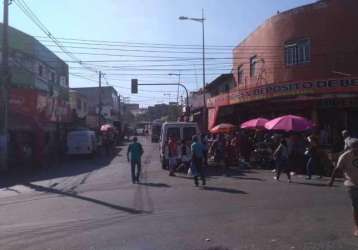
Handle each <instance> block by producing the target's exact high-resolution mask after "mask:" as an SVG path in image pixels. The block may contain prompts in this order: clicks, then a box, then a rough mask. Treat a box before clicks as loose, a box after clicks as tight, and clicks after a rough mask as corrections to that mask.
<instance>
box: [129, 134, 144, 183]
mask: <svg viewBox="0 0 358 250" xmlns="http://www.w3.org/2000/svg"><path fill="white" fill-rule="evenodd" d="M142 155H143V147H142V145H141V144H140V143H139V142H138V139H137V137H134V138H133V143H131V144H129V146H128V151H127V159H128V162H130V163H131V173H132V183H133V184H134V183H139V177H140V171H141V158H142ZM129 156H130V157H129ZM136 170H137V171H136Z"/></svg>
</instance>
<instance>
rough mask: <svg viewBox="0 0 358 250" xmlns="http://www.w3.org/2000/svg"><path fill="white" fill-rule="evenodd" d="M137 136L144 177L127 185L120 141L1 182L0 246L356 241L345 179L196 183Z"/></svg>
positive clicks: (335, 245) (278, 245)
mask: <svg viewBox="0 0 358 250" xmlns="http://www.w3.org/2000/svg"><path fill="white" fill-rule="evenodd" d="M141 141H142V143H143V145H144V150H145V154H144V156H143V176H142V180H141V182H142V184H131V181H130V169H129V164H128V163H127V161H126V157H125V153H126V147H125V146H124V147H123V148H122V150H121V151H119V152H117V153H116V156H115V157H112V158H106V157H98V158H96V159H92V160H91V159H73V160H71V161H70V162H68V163H66V164H65V165H64V166H62V167H60V168H52V169H48V170H44V171H42V172H40V173H38V174H36V175H34V176H33V177H32V178H25V179H24V180H22V182H21V183H20V184H16V185H13V186H10V187H4V188H2V189H1V190H0V215H1V216H0V249H36V250H39V249H92V250H94V249H130V250H132V249H133V250H134V249H145V250H174V249H185V250H186V249H188V250H191V249H210V248H213V247H218V246H221V247H222V248H223V249H225V247H226V248H227V249H248V250H254V249H274V250H279V249H285V250H287V249H307V250H316V249H329V250H339V249H348V250H351V249H358V240H357V239H355V238H353V237H352V236H351V229H352V219H351V208H350V203H349V199H348V197H347V194H346V192H345V189H344V187H343V186H342V182H338V183H337V186H336V187H333V188H328V187H326V186H325V183H326V182H327V179H325V180H313V181H305V180H304V178H303V177H299V176H296V177H294V179H293V180H294V183H292V184H288V183H287V182H286V179H285V176H282V181H281V182H275V181H274V180H273V179H272V174H271V173H270V172H269V171H261V170H242V171H237V170H232V172H231V175H230V177H225V176H223V175H222V174H221V172H220V170H211V171H209V172H210V173H209V174H210V178H209V179H208V184H207V187H206V188H203V187H199V188H197V187H195V186H194V183H193V181H192V179H191V178H189V177H186V176H185V175H184V174H182V175H178V176H177V177H169V176H168V173H167V172H166V171H163V170H162V169H161V168H160V164H159V156H158V144H152V143H150V141H149V140H146V139H145V138H141Z"/></svg>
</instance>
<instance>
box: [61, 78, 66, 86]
mask: <svg viewBox="0 0 358 250" xmlns="http://www.w3.org/2000/svg"><path fill="white" fill-rule="evenodd" d="M60 85H61V86H63V87H67V81H66V77H65V76H60Z"/></svg>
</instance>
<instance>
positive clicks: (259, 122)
mask: <svg viewBox="0 0 358 250" xmlns="http://www.w3.org/2000/svg"><path fill="white" fill-rule="evenodd" d="M266 122H268V120H267V119H265V118H256V119H252V120H249V121H246V122H244V123H242V124H241V126H240V128H247V129H263V128H265V124H266Z"/></svg>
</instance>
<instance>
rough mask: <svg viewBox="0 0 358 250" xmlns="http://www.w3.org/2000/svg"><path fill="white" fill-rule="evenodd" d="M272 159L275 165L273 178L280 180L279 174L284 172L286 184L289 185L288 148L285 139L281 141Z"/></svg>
mask: <svg viewBox="0 0 358 250" xmlns="http://www.w3.org/2000/svg"><path fill="white" fill-rule="evenodd" d="M273 158H274V159H275V164H276V175H275V177H274V179H275V180H277V181H278V180H280V175H281V172H282V171H283V172H286V174H287V178H288V182H289V183H291V175H290V169H289V164H288V148H287V142H286V140H285V139H282V140H281V142H280V144H279V145H278V147H277V149H276V150H275V152H274V154H273Z"/></svg>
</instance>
